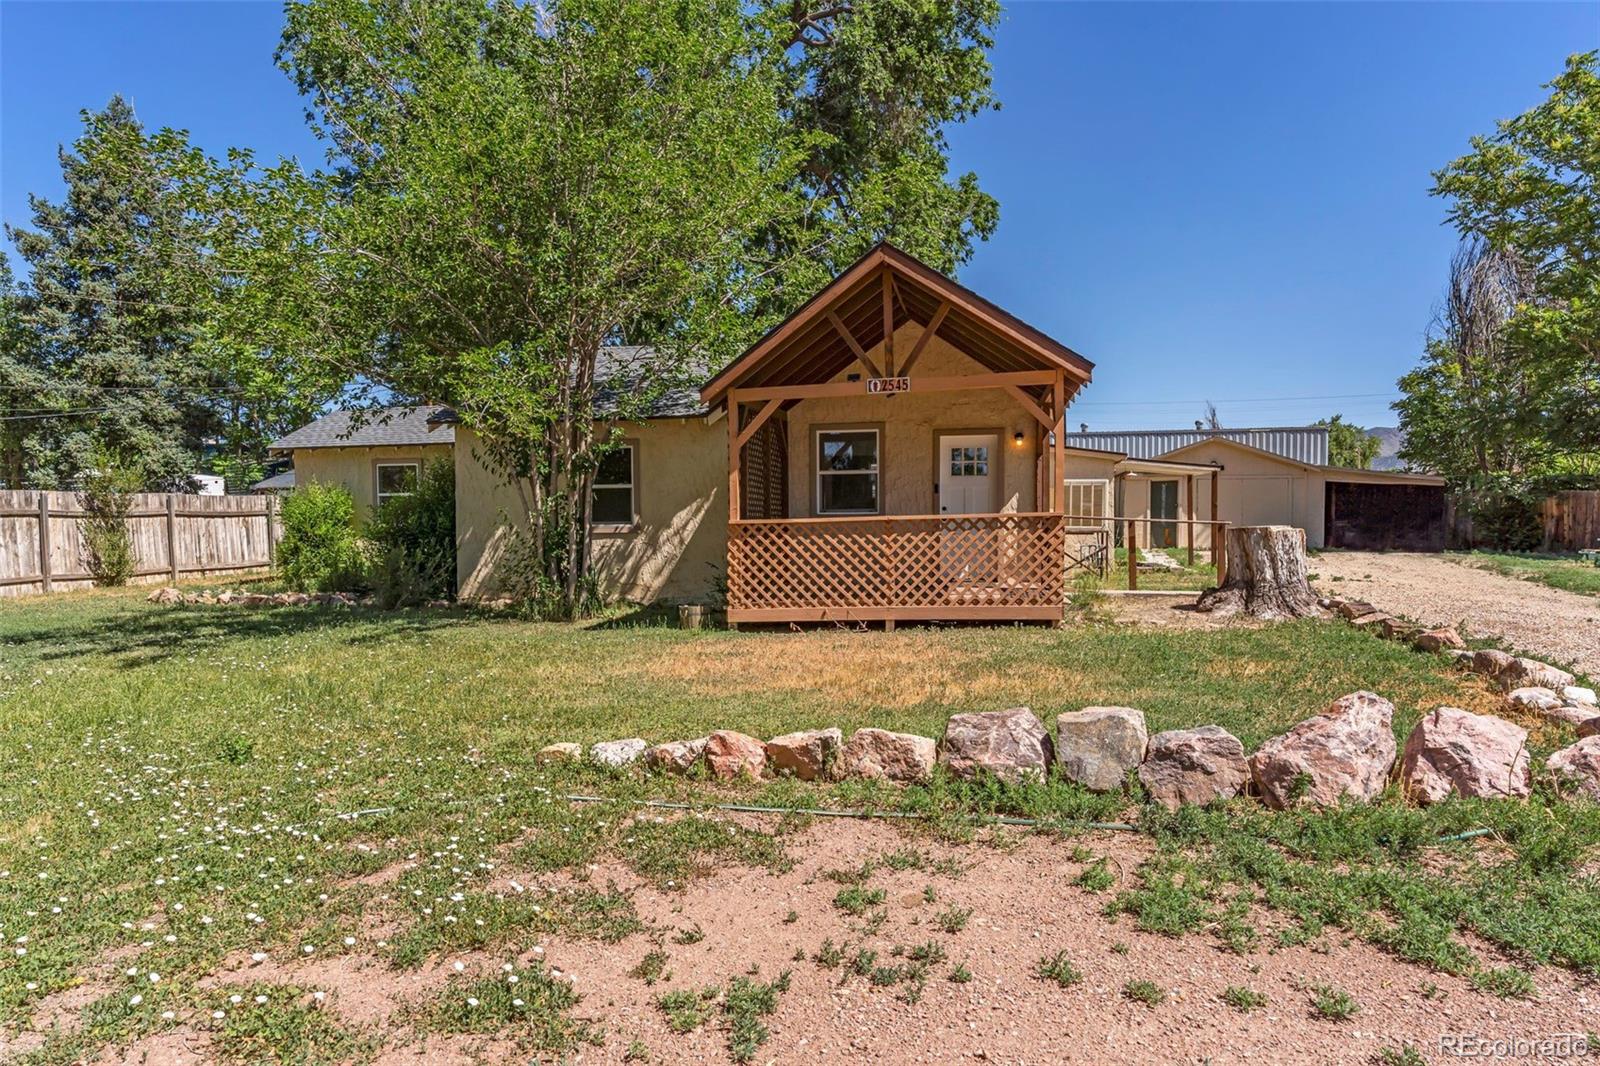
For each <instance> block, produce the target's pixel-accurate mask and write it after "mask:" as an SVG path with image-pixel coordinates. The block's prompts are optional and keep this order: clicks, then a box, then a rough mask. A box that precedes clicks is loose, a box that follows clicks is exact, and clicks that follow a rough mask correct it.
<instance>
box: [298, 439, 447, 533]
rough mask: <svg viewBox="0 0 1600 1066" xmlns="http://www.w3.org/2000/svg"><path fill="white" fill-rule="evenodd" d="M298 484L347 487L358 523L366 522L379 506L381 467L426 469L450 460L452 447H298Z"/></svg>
mask: <svg viewBox="0 0 1600 1066" xmlns="http://www.w3.org/2000/svg"><path fill="white" fill-rule="evenodd" d="M292 454H293V456H294V483H295V485H297V486H299V485H309V484H311V483H312V482H313V481H318V482H321V483H322V484H324V485H343V486H344V487H345V488H347V489H349V490H350V495H351V497H353V498H354V499H355V502H356V521H357V522H365V521H366V520H367V518H368V517H369V516H370V515H371V514H372V509H373V508H374V507H376V506H377V504H378V475H377V469H376V467H377V464H378V463H380V462H384V463H397V462H414V461H420V462H421V463H422V464H423V465H424V466H426V465H427V464H428V463H432V462H437V461H440V460H445V461H448V460H449V458H450V445H448V444H428V445H422V446H418V447H394V448H296V449H295V450H294V452H293V453H292Z"/></svg>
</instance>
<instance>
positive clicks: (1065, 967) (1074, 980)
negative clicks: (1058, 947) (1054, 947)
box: [1033, 951, 1083, 988]
mask: <svg viewBox="0 0 1600 1066" xmlns="http://www.w3.org/2000/svg"><path fill="white" fill-rule="evenodd" d="M1033 972H1034V974H1035V975H1036V976H1038V977H1039V979H1040V980H1043V981H1054V982H1055V983H1056V984H1058V985H1060V986H1061V987H1062V988H1071V987H1072V986H1073V985H1075V984H1078V983H1079V982H1081V981H1082V980H1083V973H1082V972H1081V971H1080V970H1079V969H1078V968H1077V967H1076V966H1074V965H1072V960H1071V959H1069V958H1068V957H1067V953H1066V952H1065V951H1058V952H1056V953H1055V954H1054V955H1047V956H1045V957H1044V958H1042V959H1040V960H1039V961H1038V962H1037V963H1035V964H1034V969H1033Z"/></svg>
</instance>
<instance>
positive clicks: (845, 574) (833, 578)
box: [728, 512, 1067, 623]
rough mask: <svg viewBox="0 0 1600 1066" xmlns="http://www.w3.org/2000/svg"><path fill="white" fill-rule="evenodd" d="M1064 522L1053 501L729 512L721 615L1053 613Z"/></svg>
mask: <svg viewBox="0 0 1600 1066" xmlns="http://www.w3.org/2000/svg"><path fill="white" fill-rule="evenodd" d="M1066 531H1067V521H1066V516H1065V515H1061V514H1057V513H1053V512H1026V513H1004V514H965V515H869V516H863V517H848V518H845V517H839V518H772V519H744V520H741V521H737V522H730V523H729V526H728V621H729V622H732V623H739V622H853V621H872V622H880V621H881V622H893V621H907V622H913V621H915V622H925V621H1051V622H1058V621H1060V620H1061V618H1062V614H1063V611H1064V609H1065V603H1066V601H1065V595H1066V576H1065V569H1066V567H1065V564H1066V555H1065V552H1066Z"/></svg>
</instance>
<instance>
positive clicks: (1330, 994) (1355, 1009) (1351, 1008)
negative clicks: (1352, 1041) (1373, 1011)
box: [1311, 985, 1361, 1022]
mask: <svg viewBox="0 0 1600 1066" xmlns="http://www.w3.org/2000/svg"><path fill="white" fill-rule="evenodd" d="M1311 1009H1312V1010H1313V1011H1314V1012H1315V1013H1317V1014H1320V1015H1321V1016H1322V1017H1324V1018H1327V1019H1329V1020H1330V1021H1335V1022H1347V1021H1349V1020H1350V1019H1351V1018H1354V1017H1355V1016H1356V1015H1357V1014H1358V1013H1360V1011H1361V1004H1359V1003H1357V1002H1356V1001H1355V999H1354V998H1352V997H1351V995H1350V993H1348V992H1346V991H1344V990H1343V989H1341V988H1335V987H1334V986H1333V985H1315V986H1313V987H1312V989H1311Z"/></svg>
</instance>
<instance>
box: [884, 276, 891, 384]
mask: <svg viewBox="0 0 1600 1066" xmlns="http://www.w3.org/2000/svg"><path fill="white" fill-rule="evenodd" d="M883 365H884V367H885V368H886V369H887V370H888V372H889V375H888V376H889V377H894V275H893V274H891V273H889V269H888V268H887V267H885V268H884V271H883Z"/></svg>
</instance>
